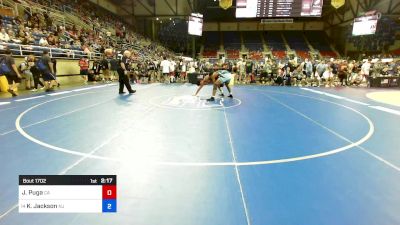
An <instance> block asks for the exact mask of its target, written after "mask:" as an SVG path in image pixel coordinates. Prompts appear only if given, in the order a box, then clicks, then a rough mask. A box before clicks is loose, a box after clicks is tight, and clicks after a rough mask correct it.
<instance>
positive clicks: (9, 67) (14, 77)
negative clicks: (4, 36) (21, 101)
mask: <svg viewBox="0 0 400 225" xmlns="http://www.w3.org/2000/svg"><path fill="white" fill-rule="evenodd" d="M4 54H5V56H2V59H1V69H2V70H3V69H6V71H3V72H2V74H3V73H4V75H5V76H6V77H7V81H8V85H9V87H8V92H9V93H10V94H11V95H12V96H13V97H15V96H18V94H17V93H16V92H15V90H17V89H18V87H19V84H20V83H21V78H22V77H21V75H20V74H19V71H18V69H17V66H16V65H15V60H14V58H13V57H12V53H11V51H10V50H9V49H7V50H5V52H4ZM3 65H4V66H3ZM4 67H5V68H4Z"/></svg>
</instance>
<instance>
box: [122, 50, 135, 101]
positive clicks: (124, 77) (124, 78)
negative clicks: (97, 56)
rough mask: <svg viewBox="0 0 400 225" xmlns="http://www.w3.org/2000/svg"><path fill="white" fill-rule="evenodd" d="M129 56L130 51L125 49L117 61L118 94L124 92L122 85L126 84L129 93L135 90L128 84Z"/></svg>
mask: <svg viewBox="0 0 400 225" xmlns="http://www.w3.org/2000/svg"><path fill="white" fill-rule="evenodd" d="M130 57H131V52H130V51H125V52H124V55H123V57H122V59H121V61H120V63H119V68H118V70H117V72H118V75H119V94H124V93H125V92H124V85H125V86H126V89H128V91H129V94H133V93H135V92H136V91H135V90H132V87H131V85H130V84H129V79H128V73H129V69H130Z"/></svg>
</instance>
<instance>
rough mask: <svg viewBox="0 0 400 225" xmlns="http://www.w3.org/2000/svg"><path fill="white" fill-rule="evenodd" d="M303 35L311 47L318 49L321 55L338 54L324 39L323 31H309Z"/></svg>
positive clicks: (332, 56)
mask: <svg viewBox="0 0 400 225" xmlns="http://www.w3.org/2000/svg"><path fill="white" fill-rule="evenodd" d="M305 35H306V37H307V39H308V41H309V42H310V44H311V45H312V46H313V48H314V49H317V50H319V53H320V54H321V56H322V57H324V58H335V57H337V56H338V55H337V54H336V53H335V52H334V51H333V50H332V48H331V46H330V44H329V43H328V42H327V41H326V40H327V39H326V34H325V33H324V32H323V31H309V32H306V33H305Z"/></svg>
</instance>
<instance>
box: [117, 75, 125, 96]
mask: <svg viewBox="0 0 400 225" xmlns="http://www.w3.org/2000/svg"><path fill="white" fill-rule="evenodd" d="M117 72H118V81H119V93H122V92H123V91H124V81H123V80H124V77H126V75H125V74H124V71H121V70H118V71H117Z"/></svg>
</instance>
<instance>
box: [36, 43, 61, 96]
mask: <svg viewBox="0 0 400 225" xmlns="http://www.w3.org/2000/svg"><path fill="white" fill-rule="evenodd" d="M52 64H53V63H52V62H51V58H50V56H49V52H48V51H47V50H44V51H43V56H42V57H41V58H40V59H39V60H38V61H36V65H37V67H38V68H39V70H40V72H41V73H42V76H43V80H44V86H45V88H46V91H53V90H54V89H53V88H54V86H55V80H56V77H55V76H54V71H53V65H52Z"/></svg>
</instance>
